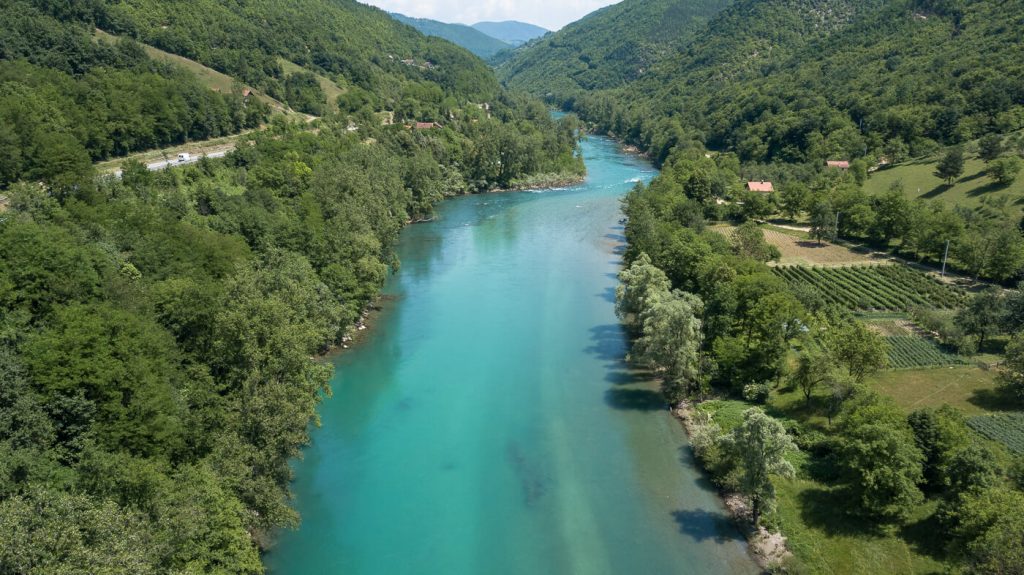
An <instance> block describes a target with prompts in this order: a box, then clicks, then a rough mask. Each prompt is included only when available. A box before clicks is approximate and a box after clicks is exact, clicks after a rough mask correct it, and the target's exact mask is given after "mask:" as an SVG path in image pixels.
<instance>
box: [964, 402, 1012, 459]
mask: <svg viewBox="0 0 1024 575" xmlns="http://www.w3.org/2000/svg"><path fill="white" fill-rule="evenodd" d="M967 425H970V426H971V428H972V429H974V430H975V431H977V432H978V433H980V434H982V435H984V436H985V437H987V438H989V439H991V440H992V441H998V442H999V443H1002V444H1003V445H1005V446H1006V447H1007V448H1008V449H1009V450H1010V451H1012V452H1014V453H1016V454H1017V455H1024V412H1019V411H1016V412H1011V413H995V414H992V415H979V416H977V417H972V418H970V419H969V420H967Z"/></svg>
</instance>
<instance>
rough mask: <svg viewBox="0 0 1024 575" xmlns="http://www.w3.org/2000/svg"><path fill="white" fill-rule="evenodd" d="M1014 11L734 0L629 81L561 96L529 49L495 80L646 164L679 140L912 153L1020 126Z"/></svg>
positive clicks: (1000, 5)
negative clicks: (547, 101) (550, 98)
mask: <svg viewBox="0 0 1024 575" xmlns="http://www.w3.org/2000/svg"><path fill="white" fill-rule="evenodd" d="M1022 18H1024V9H1022V5H1021V3H1020V2H1019V1H1009V2H996V1H978V2H957V1H954V0H948V1H931V0H927V1H926V0H898V1H872V2H852V1H849V0H828V1H824V2H821V1H808V0H768V1H749V0H740V1H737V2H735V3H733V4H732V5H731V6H730V7H729V8H727V9H726V10H724V11H722V12H721V13H720V14H718V15H717V16H716V17H715V18H713V19H712V20H711V21H710V22H709V23H708V24H707V26H706V27H705V28H703V29H702V30H699V31H697V33H695V34H693V35H691V36H690V37H689V38H688V40H687V41H685V42H682V43H681V44H677V45H676V46H674V47H673V50H672V51H671V53H669V54H665V55H663V57H661V58H659V59H658V60H657V61H656V65H654V66H653V67H652V69H651V70H650V72H649V73H646V74H644V75H643V76H640V77H638V78H636V81H634V82H632V83H630V84H628V85H626V86H622V87H617V88H616V89H613V90H603V91H602V90H597V91H590V92H584V91H582V90H576V91H571V90H569V89H568V88H567V87H566V86H564V85H562V84H560V82H561V80H559V78H560V77H561V76H558V75H551V76H550V77H548V75H546V74H540V72H541V71H542V70H543V69H544V67H543V66H537V65H532V64H531V63H532V62H534V61H535V60H536V59H538V58H543V57H544V55H543V54H542V53H538V52H535V51H534V50H525V51H523V52H522V53H521V55H520V56H519V57H518V58H517V59H516V60H513V61H512V62H510V63H508V64H506V70H507V72H506V73H505V77H506V81H507V83H508V84H509V85H511V86H517V87H523V88H527V89H529V90H531V91H532V92H534V93H536V94H545V93H547V92H551V93H552V94H553V95H554V97H555V98H557V99H559V100H561V101H563V102H564V103H565V104H566V105H567V106H569V107H572V108H573V109H575V110H576V111H578V112H579V113H580V114H581V115H582V116H583V117H584V118H586V119H587V120H590V121H593V122H595V123H597V124H598V125H599V127H600V128H601V129H604V130H608V131H610V132H613V133H615V134H617V135H620V136H622V137H623V138H626V139H628V140H629V141H631V142H633V143H636V144H638V145H640V146H642V147H644V148H645V149H650V150H651V152H652V155H653V156H654V158H655V159H657V160H663V159H664V158H665V157H666V156H667V153H668V151H669V150H670V149H671V148H672V147H674V146H675V145H677V144H679V143H685V142H687V141H696V142H699V143H701V144H704V145H706V146H708V147H709V148H711V149H719V150H732V151H735V152H736V153H737V154H738V155H739V157H740V159H741V160H742V161H744V162H774V161H779V162H786V163H802V162H814V163H818V162H819V161H820V162H823V161H824V160H825V159H827V158H830V157H842V158H857V157H862V156H872V157H878V156H882V155H889V156H898V155H901V154H903V155H905V154H906V153H908V152H909V153H911V154H914V155H919V154H921V153H925V152H927V151H930V150H934V148H935V147H936V146H937V145H944V144H955V143H957V142H961V141H965V140H970V139H972V138H976V137H979V136H981V135H983V134H985V133H987V132H989V131H998V132H1006V131H1009V130H1013V129H1016V128H1019V127H1021V126H1022V120H1021V104H1022V102H1024V64H1022V62H1024V58H1022V56H1024V48H1022V45H1024V44H1022V36H1021V35H1022V34H1024V32H1022V30H1024V28H1022V26H1021V22H1022ZM585 23H586V20H584V21H583V22H581V23H580V24H581V25H583V24H585ZM617 38H618V35H617V34H608V35H601V36H599V37H598V38H597V39H596V42H597V43H606V44H613V43H614V42H616V41H617ZM616 61H617V62H619V63H626V62H629V61H630V59H629V58H618V59H616ZM545 82H549V84H545ZM582 87H584V88H589V87H590V86H582ZM596 87H602V86H600V85H598V86H596Z"/></svg>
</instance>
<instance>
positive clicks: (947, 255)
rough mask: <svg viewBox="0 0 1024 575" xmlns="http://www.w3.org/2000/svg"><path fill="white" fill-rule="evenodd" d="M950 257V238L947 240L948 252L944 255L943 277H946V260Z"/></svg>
mask: <svg viewBox="0 0 1024 575" xmlns="http://www.w3.org/2000/svg"><path fill="white" fill-rule="evenodd" d="M947 259H949V240H946V253H945V254H943V255H942V277H946V260H947Z"/></svg>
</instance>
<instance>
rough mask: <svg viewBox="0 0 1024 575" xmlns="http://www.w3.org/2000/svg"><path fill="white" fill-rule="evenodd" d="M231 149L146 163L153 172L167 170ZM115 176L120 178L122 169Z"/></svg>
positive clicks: (216, 156) (214, 156)
mask: <svg viewBox="0 0 1024 575" xmlns="http://www.w3.org/2000/svg"><path fill="white" fill-rule="evenodd" d="M232 149H234V148H232ZM230 151H231V150H218V151H216V152H210V153H209V154H202V155H196V156H192V157H191V158H189V159H188V160H178V159H173V160H164V161H161V162H153V163H151V164H146V169H147V170H149V171H151V172H159V171H160V170H166V169H167V168H177V167H180V166H187V165H189V164H195V163H196V162H198V161H199V160H201V159H202V158H223V157H224V156H226V155H228V152H230ZM114 177H116V178H120V177H121V170H117V171H115V172H114Z"/></svg>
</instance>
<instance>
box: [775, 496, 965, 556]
mask: <svg viewBox="0 0 1024 575" xmlns="http://www.w3.org/2000/svg"><path fill="white" fill-rule="evenodd" d="M776 490H777V495H778V509H779V522H780V523H781V528H782V532H783V533H784V534H785V535H786V537H787V546H788V547H789V549H790V551H792V552H793V554H794V555H795V561H796V565H794V567H795V569H794V571H795V572H797V573H830V574H834V575H840V574H850V575H861V574H863V575H877V574H880V573H886V574H896V573H906V574H918V573H920V574H925V573H945V572H946V571H947V568H948V566H947V565H946V564H945V563H943V562H941V561H939V560H937V559H935V558H933V556H932V555H933V554H937V553H940V552H941V550H937V549H931V548H929V546H928V542H929V541H930V540H932V539H934V538H930V537H929V534H933V533H934V532H935V528H936V526H934V524H933V521H934V520H933V519H932V514H933V513H934V511H935V502H929V503H928V504H925V505H922V506H920V507H918V509H917V510H916V513H915V514H914V516H913V517H911V518H910V520H909V522H908V523H907V525H906V526H902V527H888V528H883V529H877V528H873V527H872V526H871V525H869V524H866V523H864V522H861V521H858V520H857V519H855V518H854V517H852V516H851V515H849V514H847V513H844V512H843V509H845V508H846V507H847V503H846V502H847V499H848V498H847V497H845V494H844V493H842V492H841V491H840V490H837V489H833V488H829V487H828V486H825V485H823V484H821V483H818V482H816V481H813V480H811V479H792V480H787V479H779V480H777V481H776Z"/></svg>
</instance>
